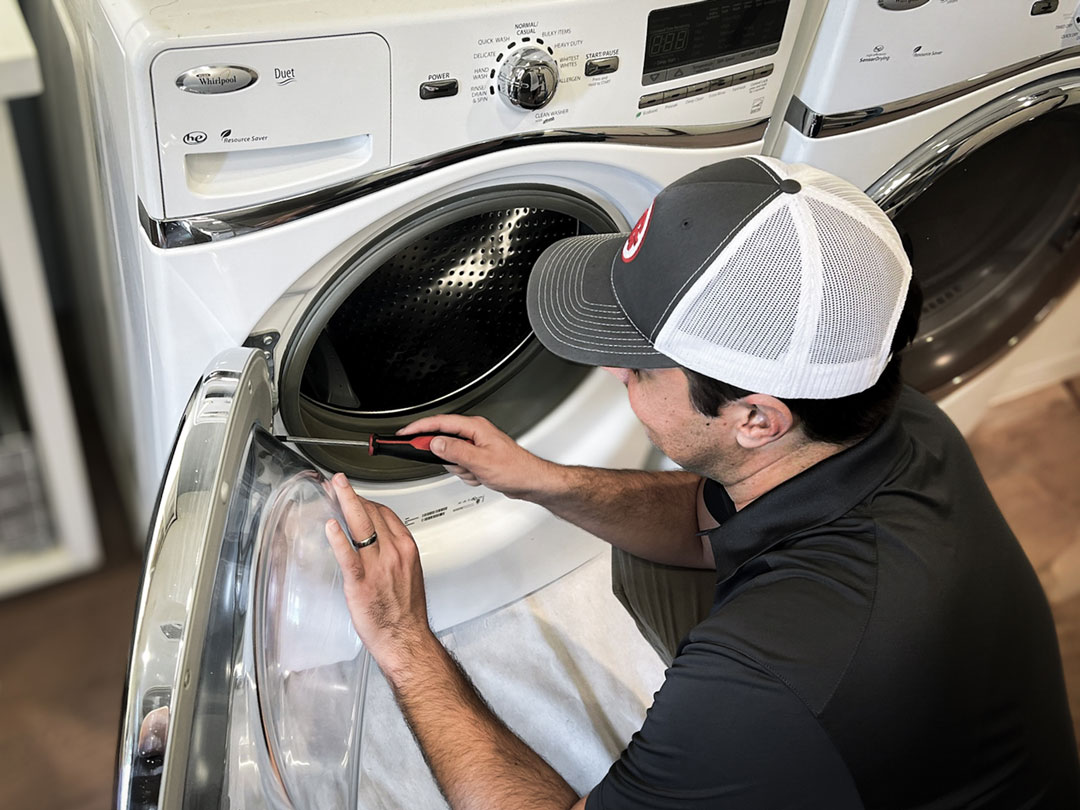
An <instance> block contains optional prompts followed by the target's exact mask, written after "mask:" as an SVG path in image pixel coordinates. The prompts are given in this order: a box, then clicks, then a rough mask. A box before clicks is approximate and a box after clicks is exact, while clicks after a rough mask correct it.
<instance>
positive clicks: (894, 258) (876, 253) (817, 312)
mask: <svg viewBox="0 0 1080 810" xmlns="http://www.w3.org/2000/svg"><path fill="white" fill-rule="evenodd" d="M754 159H755V160H760V161H761V162H763V163H765V164H766V165H768V166H769V167H770V168H771V169H773V171H774V172H775V173H776V174H777V175H778V176H779V177H780V178H781V179H793V180H796V181H798V182H799V184H800V188H799V190H798V191H796V192H795V193H788V192H786V191H782V192H781V193H780V194H778V196H777V197H776V198H775V199H774V200H773V201H772V202H770V203H769V204H768V205H767V206H765V208H763V209H762V210H761V211H759V212H758V213H757V215H756V216H754V217H753V219H751V220H750V221H749V222H747V223H745V224H744V225H743V227H742V229H741V231H740V232H739V233H738V234H736V235H735V236H734V237H733V238H732V240H731V242H730V243H729V244H728V245H727V246H726V247H725V248H724V250H723V251H722V252H721V254H720V255H719V256H718V257H717V258H716V260H715V261H714V262H713V264H712V265H711V266H710V267H708V268H706V269H705V271H704V272H703V273H702V275H701V276H700V277H699V278H698V279H697V280H696V281H695V282H694V284H693V285H692V287H691V289H690V290H688V291H687V292H686V293H685V294H684V295H683V297H682V299H681V300H680V301H678V303H677V304H676V305H675V306H674V308H673V309H672V312H671V315H670V316H669V318H668V319H667V321H666V322H665V323H663V325H662V326H661V328H660V330H659V332H658V334H657V336H656V341H655V345H656V348H657V350H658V351H660V352H662V353H663V354H665V355H666V356H667V357H670V358H671V359H672V360H674V361H675V362H677V363H679V364H681V365H683V366H685V367H687V368H690V369H693V370H695V371H698V372H700V373H702V374H705V375H707V376H709V377H713V378H714V379H718V380H723V381H724V382H727V383H730V384H731V385H736V386H738V387H740V388H746V389H748V390H752V391H756V392H760V393H766V394H772V395H773V396H778V397H786V398H806V399H831V398H835V397H842V396H847V395H849V394H854V393H857V392H859V391H863V390H865V389H867V388H869V387H870V386H871V385H873V384H874V382H875V381H876V380H877V378H878V377H879V376H880V374H881V371H882V369H883V368H884V367H885V365H886V363H887V362H888V360H889V357H890V346H891V343H892V334H893V331H894V330H895V328H896V323H897V320H898V319H899V316H900V312H901V310H902V309H903V304H904V298H905V296H906V294H907V287H908V281H909V279H910V275H911V267H910V263H909V262H908V260H907V257H906V255H905V254H904V251H903V246H902V245H901V243H900V238H899V235H898V234H897V233H896V230H895V228H893V226H892V223H891V222H890V221H889V219H888V217H886V216H885V214H884V212H882V211H881V209H880V208H879V207H878V206H876V205H875V204H874V203H873V201H871V200H870V198H869V197H867V196H866V195H865V194H863V193H862V192H861V191H859V189H857V188H855V187H854V186H853V185H851V184H850V183H848V182H846V181H844V180H841V179H840V178H837V177H834V176H833V175H830V174H827V173H826V172H822V171H820V170H818V169H814V168H812V167H809V166H803V165H795V166H789V165H787V164H784V163H782V162H780V161H777V160H774V159H771V158H754Z"/></svg>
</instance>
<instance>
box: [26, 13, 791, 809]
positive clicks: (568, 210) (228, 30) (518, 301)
mask: <svg viewBox="0 0 1080 810" xmlns="http://www.w3.org/2000/svg"><path fill="white" fill-rule="evenodd" d="M803 8H804V3H803V2H802V0H705V2H695V3H689V4H685V3H684V4H678V3H673V2H667V1H666V0H632V2H628V3H623V4H620V6H619V8H618V12H617V19H614V18H613V17H614V15H613V12H612V9H611V7H610V5H608V4H602V3H600V2H594V1H593V0H589V1H588V2H578V3H573V4H570V3H565V2H551V1H550V0H547V1H541V2H514V3H500V4H490V3H480V2H468V0H423V2H418V3H411V4H407V5H406V6H402V5H401V4H399V3H390V2H384V0H376V2H369V3H365V4H362V5H357V4H355V3H345V2H339V1H338V0H314V2H312V0H303V2H300V0H286V2H273V3H270V2H256V1H254V0H248V1H246V2H233V3H225V4H222V3H220V2H217V0H214V2H211V1H210V0H185V2H184V3H174V4H160V3H157V2H152V1H151V0H118V2H108V3H105V2H96V1H95V0H89V1H88V2H84V1H83V0H52V2H51V3H43V4H39V7H38V8H37V9H35V10H34V13H33V15H32V17H33V19H32V20H31V23H32V25H33V26H34V27H35V29H36V36H37V39H38V41H39V42H40V43H42V52H43V57H44V60H45V65H44V70H45V74H46V81H47V83H48V85H49V86H50V88H52V90H51V94H50V95H48V96H47V98H46V104H47V112H48V115H49V118H50V120H51V124H52V126H51V138H52V151H53V154H54V156H55V159H56V163H57V173H58V176H59V177H61V178H62V179H63V182H64V194H63V195H62V198H63V199H64V200H65V202H66V203H67V208H66V209H65V217H64V220H65V224H66V225H67V226H68V228H69V234H68V235H69V242H70V243H71V244H72V245H74V246H75V254H74V255H73V257H72V262H71V263H72V267H73V270H74V272H73V273H72V278H71V283H72V284H73V286H75V288H76V295H75V296H74V297H75V298H77V299H78V300H79V301H80V304H81V306H82V312H81V320H82V322H83V326H84V330H83V334H84V343H85V348H86V353H87V358H86V362H87V363H88V365H90V366H91V367H92V369H93V377H94V379H95V380H96V381H97V382H98V383H99V385H98V391H97V392H96V394H97V400H98V409H99V411H100V412H101V413H102V415H103V416H104V417H106V420H107V423H108V424H109V425H111V428H112V429H111V431H110V432H111V434H112V435H111V445H112V447H113V450H114V456H115V459H116V466H117V467H118V469H119V471H120V472H121V473H123V474H124V475H125V476H126V478H127V481H126V486H125V491H126V493H127V494H128V497H129V502H130V504H131V507H132V511H133V513H134V514H135V515H137V516H138V517H137V520H138V521H140V522H141V521H143V520H147V521H148V522H149V523H150V525H151V532H150V539H149V543H148V546H147V564H146V565H147V567H146V573H145V576H144V582H143V586H142V590H141V593H140V597H139V599H140V601H139V608H138V615H137V626H136V635H135V641H134V647H133V654H132V664H131V673H130V679H129V684H128V691H127V698H126V708H125V712H126V713H125V719H124V725H123V729H122V732H121V734H122V737H121V756H120V773H119V776H118V785H119V790H120V795H119V799H118V802H119V804H120V806H123V807H136V806H139V807H142V806H147V807H149V806H173V805H177V806H179V805H181V804H185V805H186V804H197V805H198V806H218V805H220V804H223V803H226V802H227V803H229V806H233V807H240V806H245V807H246V806H253V807H254V806H259V807H263V806H274V807H277V806H283V807H285V806H320V807H321V806H344V805H350V806H355V803H356V801H357V798H356V795H355V784H356V781H355V779H352V778H351V777H352V776H354V775H355V774H356V773H357V771H351V770H348V768H354V767H359V765H357V764H356V763H357V762H358V754H357V746H358V744H359V739H360V738H359V717H360V716H361V715H362V714H363V713H364V706H363V700H362V697H359V695H361V694H362V689H361V684H362V675H361V674H360V673H363V672H364V671H365V668H364V666H363V665H362V664H361V663H360V660H361V656H362V655H363V652H362V650H360V649H359V648H358V647H357V646H356V645H355V639H354V638H353V636H352V634H351V630H350V629H349V627H348V621H347V619H346V617H345V616H344V614H343V613H342V610H343V606H342V603H341V601H340V593H339V585H338V583H337V582H336V581H335V579H334V578H335V576H336V574H335V571H334V569H333V567H328V565H327V560H328V559H329V558H328V557H327V556H326V548H325V543H324V542H323V539H322V537H321V531H322V530H321V525H322V523H323V522H324V519H325V518H326V517H327V516H328V515H332V514H334V510H335V509H336V505H335V504H334V502H333V499H332V498H331V497H329V496H328V495H327V493H326V490H325V488H324V487H323V484H322V479H321V473H322V471H330V470H343V471H345V472H346V473H348V475H349V476H350V478H351V480H352V482H353V484H354V486H355V488H356V489H357V490H358V491H359V492H361V493H362V494H364V495H366V496H368V497H370V498H374V499H377V500H379V501H381V502H383V503H385V504H387V505H389V506H390V507H392V508H393V509H394V510H395V511H397V512H398V514H400V515H401V516H402V518H403V519H405V521H406V522H407V523H408V524H409V525H410V528H411V529H412V530H413V532H414V534H415V537H416V540H417V544H418V546H419V548H420V553H421V559H422V563H423V567H424V572H425V581H426V584H427V588H428V597H429V613H430V616H431V619H432V623H433V625H434V626H435V627H436V628H440V629H445V628H449V627H460V626H461V624H460V623H462V622H466V621H467V620H476V618H477V617H481V616H484V615H485V614H487V613H488V612H489V611H493V610H496V609H498V608H500V606H503V605H507V604H508V603H514V604H518V602H517V601H515V600H519V599H520V598H521V597H523V596H525V595H527V594H530V593H532V592H534V591H536V590H537V589H539V588H542V587H543V586H545V585H547V584H548V583H551V582H552V581H554V580H556V579H558V578H559V577H562V576H563V575H566V574H567V573H568V572H570V571H573V570H574V569H575V568H577V567H578V566H580V565H581V564H582V563H584V562H585V561H586V560H590V559H592V558H593V557H594V556H595V555H596V554H597V552H598V550H599V548H600V545H599V541H597V540H595V538H591V537H590V536H588V535H586V534H585V533H583V532H580V531H577V530H575V529H573V528H572V527H569V526H568V525H567V524H565V523H563V522H561V521H557V520H556V519H554V518H553V517H552V516H551V515H549V514H548V513H547V512H545V511H544V510H542V509H539V508H537V507H534V506H532V505H529V504H523V503H519V502H516V501H511V500H509V499H506V498H504V497H502V496H500V495H497V494H495V493H493V492H489V491H485V490H483V489H474V488H470V487H466V486H465V485H464V484H462V483H461V482H460V481H458V480H457V479H456V478H454V477H453V476H449V475H447V474H445V473H444V472H443V470H442V469H441V468H440V467H432V466H429V465H422V464H417V463H412V462H403V461H400V460H396V459H385V458H382V457H376V458H372V457H370V456H368V455H366V454H364V453H362V452H355V451H350V450H347V449H343V448H341V447H335V446H319V445H309V444H304V445H299V446H296V447H290V446H286V445H284V444H282V443H281V442H279V441H278V440H276V439H275V438H273V437H274V436H275V435H284V434H288V435H292V436H300V437H307V438H312V437H313V438H329V439H335V438H361V437H364V436H365V435H366V434H367V433H368V432H371V431H378V432H391V431H393V430H395V429H397V428H398V427H400V426H402V425H404V424H407V423H408V422H409V421H412V420H413V419H415V418H418V417H420V416H422V415H425V414H429V413H435V412H440V411H458V412H463V413H470V414H478V415H484V416H487V417H489V418H491V419H492V421H494V422H496V423H497V424H499V425H500V426H502V427H503V428H505V429H506V430H508V431H509V432H510V433H511V434H512V435H514V436H515V437H516V438H517V439H518V440H519V441H520V442H521V443H522V444H523V445H524V446H526V447H527V448H529V449H531V450H533V451H535V452H537V453H538V454H540V455H543V456H545V457H548V458H551V459H554V460H556V461H561V462H566V463H584V464H593V465H599V466H611V467H635V466H639V465H640V464H641V463H642V462H643V460H644V458H645V455H646V451H647V447H648V445H647V441H646V439H645V437H644V435H643V433H642V432H641V430H640V428H639V426H638V425H637V423H636V420H635V419H634V417H633V415H632V413H631V412H630V411H629V408H628V407H627V405H626V403H625V393H624V392H623V390H622V388H621V387H620V386H619V385H618V384H617V383H616V382H615V381H614V380H612V379H609V378H607V377H606V375H605V374H604V373H603V372H599V371H595V370H587V369H582V368H579V367H576V366H572V365H569V364H567V363H564V362H561V361H559V360H558V359H556V358H555V357H554V356H552V355H550V354H548V353H546V352H545V351H544V350H543V349H542V348H541V347H540V346H539V345H538V344H537V343H536V341H535V340H534V339H533V338H532V336H531V334H530V332H529V327H528V322H527V317H526V310H525V305H524V290H525V280H526V278H527V274H528V272H529V269H530V267H531V263H532V260H533V259H534V258H535V257H536V256H537V255H538V254H539V252H540V251H542V250H543V248H544V247H546V246H547V245H548V244H550V243H551V242H552V241H554V240H556V239H558V238H561V237H563V236H569V235H573V234H578V233H589V232H614V231H622V230H629V227H628V223H631V222H634V221H636V219H637V218H638V216H639V215H640V213H641V212H642V211H644V210H645V209H646V208H647V207H648V205H649V203H650V202H651V200H652V198H653V196H654V195H655V193H656V192H657V191H658V190H659V189H660V188H661V187H663V186H664V185H666V184H667V183H668V182H670V181H672V180H674V179H675V178H677V177H679V176H680V175H682V174H684V173H686V172H689V171H691V170H693V169H695V168H697V167H699V166H702V165H705V164H708V163H710V162H713V161H716V160H720V159H723V158H728V157H734V156H738V155H744V154H753V153H759V152H760V151H761V150H762V143H763V135H764V132H765V130H766V128H767V126H768V123H769V120H770V116H771V115H772V112H773V109H774V107H775V104H776V99H777V96H778V93H779V85H780V81H781V79H782V77H783V76H784V74H785V72H786V68H787V65H788V61H789V58H790V54H791V51H792V47H793V44H794V42H795V39H796V36H797V34H798V29H799V24H800V21H801V18H802V13H803ZM193 388H194V389H195V391H194V393H192V389H193ZM155 493H156V494H157V507H156V509H152V505H153V504H154V498H155ZM311 527H315V529H314V530H312V528H311ZM598 620H601V621H603V620H604V619H603V617H598ZM315 629H318V632H317V633H316V632H315ZM455 632H456V631H455ZM557 652H558V651H556V653H551V654H550V655H549V659H550V660H551V661H552V662H553V666H556V667H558V666H565V660H569V659H565V656H563V658H564V659H565V660H563V661H562V662H561V663H560V660H559V655H558V654H557ZM620 668H624V667H623V666H622V665H620ZM300 673H307V674H306V675H304V674H300ZM639 691H640V690H639ZM647 694H648V692H646V693H645V695H646V697H647ZM531 700H532V705H533V706H534V707H535V708H536V711H535V712H534V713H535V714H536V716H537V717H539V716H542V715H543V713H544V710H545V709H544V707H547V708H553V707H556V706H558V704H559V703H560V702H562V703H565V702H566V700H565V696H563V697H561V698H560V697H559V696H558V695H555V694H554V693H552V694H544V693H541V692H540V691H539V690H537V691H536V693H535V694H534V695H533V696H532V698H531ZM635 700H636V703H635V705H636V706H637V707H638V708H640V706H641V700H640V699H635ZM579 702H582V703H586V704H589V705H592V704H591V703H589V702H588V701H585V700H584V698H582V700H581V701H579ZM607 702H610V701H609V700H607V699H605V700H604V701H600V703H607ZM594 703H595V701H594ZM593 736H594V737H596V738H598V739H599V738H601V737H604V738H605V739H604V740H602V742H603V744H602V745H598V746H596V748H597V750H598V751H601V752H602V753H603V756H606V757H608V758H609V759H608V760H607V761H610V758H612V757H613V756H614V755H615V754H617V750H615V751H614V752H612V751H610V750H606V749H607V748H610V745H611V740H610V739H606V737H605V735H603V734H600V733H594V734H593ZM607 736H610V735H607ZM582 744H583V745H584V742H583V743H582ZM339 766H340V767H339ZM345 766H347V768H346V767H345ZM605 767H606V765H605ZM335 769H336V770H335ZM594 770H595V769H594ZM601 774H602V771H601ZM599 775H600V774H594V776H596V777H597V778H598V776H599ZM585 787H586V788H587V787H589V785H587V784H586V785H585ZM420 806H425V805H420Z"/></svg>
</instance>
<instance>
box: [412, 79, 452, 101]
mask: <svg viewBox="0 0 1080 810" xmlns="http://www.w3.org/2000/svg"><path fill="white" fill-rule="evenodd" d="M457 91H458V80H457V79H439V80H437V81H433V82H421V83H420V98H422V99H425V100H427V99H429V98H449V97H450V96H456V95H457Z"/></svg>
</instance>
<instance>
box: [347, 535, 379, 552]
mask: <svg viewBox="0 0 1080 810" xmlns="http://www.w3.org/2000/svg"><path fill="white" fill-rule="evenodd" d="M378 539H379V533H378V532H372V533H371V536H370V537H365V538H364V539H363V540H361V541H360V542H359V543H353V544H352V547H353V549H354V550H356V551H359V550H360V549H362V548H366V547H367V546H370V545H371V544H372V543H374V542H375V541H376V540H378ZM349 541H350V542H352V538H351V537H350V538H349Z"/></svg>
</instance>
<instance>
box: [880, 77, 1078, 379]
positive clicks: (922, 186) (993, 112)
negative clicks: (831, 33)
mask: <svg viewBox="0 0 1080 810" xmlns="http://www.w3.org/2000/svg"><path fill="white" fill-rule="evenodd" d="M1076 104H1080V70H1072V71H1069V72H1067V73H1058V74H1055V75H1053V76H1047V77H1046V78H1044V79H1041V80H1038V81H1034V82H1032V83H1030V84H1027V85H1025V86H1023V87H1020V88H1018V89H1017V90H1014V91H1013V92H1012V93H1010V94H1009V95H1006V96H1002V97H1000V98H998V99H995V100H994V101H991V102H990V103H988V104H985V105H983V106H982V107H979V108H978V109H976V110H973V111H972V112H970V113H968V114H967V115H965V116H964V117H963V118H961V119H959V120H958V121H956V122H954V123H953V124H952V125H951V126H949V127H947V128H945V129H944V130H942V131H941V132H940V133H938V135H936V136H935V137H933V138H931V139H930V140H929V141H926V142H925V143H924V144H923V145H922V146H920V147H919V148H918V149H916V150H915V151H914V152H912V153H910V154H909V155H908V156H907V157H906V158H904V159H903V160H901V161H900V162H899V163H897V164H896V165H895V166H893V168H891V169H890V170H889V171H887V172H886V173H885V174H883V175H882V176H881V177H879V178H878V179H877V180H875V181H874V183H873V184H871V186H870V187H869V188H868V189H867V190H866V193H867V194H868V195H869V196H870V198H871V199H872V200H873V201H874V202H876V203H877V204H878V205H879V206H881V208H882V210H883V211H884V212H885V213H886V214H888V216H889V218H890V219H895V218H896V216H897V215H898V214H899V213H900V212H901V211H902V210H903V209H904V208H905V207H906V206H907V205H908V204H909V203H911V202H912V201H913V200H915V199H916V198H917V197H918V196H919V195H920V194H922V193H923V192H924V191H926V190H927V189H928V188H929V187H930V186H931V185H933V183H934V182H936V181H937V180H938V178H940V177H941V176H942V175H943V174H945V173H946V172H948V171H950V170H951V169H953V168H955V167H956V165H957V164H958V163H960V161H962V160H963V159H964V158H966V157H967V156H968V155H970V154H971V153H972V152H974V151H975V150H977V149H979V148H980V147H983V146H985V145H986V144H988V143H989V142H990V141H992V140H994V139H995V138H998V137H1000V136H1002V135H1004V134H1005V133H1007V132H1009V131H1010V130H1012V129H1015V128H1016V127H1019V126H1021V125H1023V124H1026V123H1028V122H1029V121H1032V120H1034V119H1035V118H1039V117H1040V116H1043V115H1046V114H1048V113H1051V112H1054V111H1055V110H1060V109H1062V108H1065V107H1071V106H1074V105H1076ZM1062 297H1063V295H1059V296H1057V297H1055V298H1054V299H1053V300H1051V301H1049V302H1047V304H1046V306H1045V307H1044V308H1043V309H1042V310H1041V311H1040V313H1039V314H1038V316H1037V317H1036V318H1035V319H1034V321H1032V322H1031V323H1030V324H1028V326H1027V327H1026V328H1024V329H1023V330H1021V331H1019V332H1018V333H1017V334H1016V335H1014V336H1013V337H1012V339H1010V341H1009V343H1008V344H1007V345H1005V346H1002V348H1001V350H1000V351H998V352H997V353H995V354H993V355H990V356H988V357H986V358H984V360H983V362H982V363H980V364H979V365H978V366H976V367H974V368H971V369H968V370H967V371H965V372H964V373H963V374H961V375H959V376H957V377H954V378H953V379H952V380H951V381H950V382H949V383H948V384H946V385H944V386H941V387H939V388H937V389H935V390H934V391H931V392H929V394H930V396H932V397H933V398H935V399H940V398H942V397H944V396H945V395H947V394H948V393H950V392H951V391H953V390H955V389H956V388H958V387H960V386H961V385H963V384H964V383H965V382H967V381H968V380H969V379H971V378H972V377H974V376H975V375H976V374H978V373H979V372H981V371H983V370H985V369H986V368H988V367H990V366H991V365H993V364H994V362H996V361H997V360H998V359H999V358H1000V357H1001V356H1002V355H1004V354H1005V353H1007V352H1008V351H1009V350H1010V349H1012V348H1013V347H1014V346H1016V345H1017V344H1018V343H1019V342H1020V341H1021V340H1023V338H1024V337H1025V336H1026V335H1027V334H1028V333H1030V332H1031V330H1032V329H1034V328H1035V327H1036V326H1038V325H1039V324H1040V323H1041V322H1042V321H1043V319H1045V317H1046V316H1047V314H1049V312H1050V311H1051V310H1052V309H1053V307H1054V306H1056V305H1057V304H1058V303H1059V301H1060V300H1061V298H1062Z"/></svg>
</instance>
